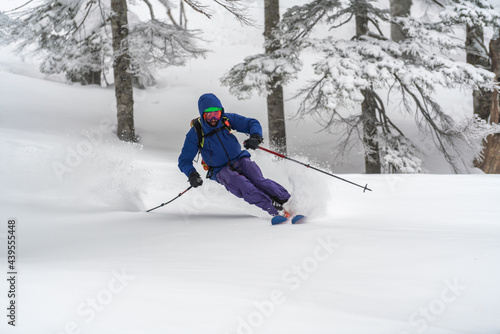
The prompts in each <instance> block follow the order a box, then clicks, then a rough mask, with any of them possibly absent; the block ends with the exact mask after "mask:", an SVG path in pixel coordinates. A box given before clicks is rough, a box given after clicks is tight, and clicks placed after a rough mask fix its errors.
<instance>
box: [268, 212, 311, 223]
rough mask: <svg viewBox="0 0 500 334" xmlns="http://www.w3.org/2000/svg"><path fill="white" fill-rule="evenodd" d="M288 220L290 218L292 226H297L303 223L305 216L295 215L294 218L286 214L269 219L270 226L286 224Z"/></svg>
mask: <svg viewBox="0 0 500 334" xmlns="http://www.w3.org/2000/svg"><path fill="white" fill-rule="evenodd" d="M290 218H291V221H292V224H299V223H303V222H304V220H305V218H306V216H304V215H295V216H293V217H292V216H291V215H290V214H289V213H288V212H286V213H285V215H283V216H274V217H273V218H272V219H271V224H272V225H278V224H281V223H284V222H286V221H287V220H289V219H290Z"/></svg>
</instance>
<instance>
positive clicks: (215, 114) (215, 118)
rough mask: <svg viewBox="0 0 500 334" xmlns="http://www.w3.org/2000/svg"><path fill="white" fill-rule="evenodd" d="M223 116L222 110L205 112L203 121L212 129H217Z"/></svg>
mask: <svg viewBox="0 0 500 334" xmlns="http://www.w3.org/2000/svg"><path fill="white" fill-rule="evenodd" d="M209 109H210V108H209ZM207 110H208V109H207ZM221 116H222V110H220V109H219V110H216V111H205V112H204V113H203V119H204V120H205V122H207V123H208V125H210V126H211V127H216V126H217V123H218V122H219V120H220V118H221Z"/></svg>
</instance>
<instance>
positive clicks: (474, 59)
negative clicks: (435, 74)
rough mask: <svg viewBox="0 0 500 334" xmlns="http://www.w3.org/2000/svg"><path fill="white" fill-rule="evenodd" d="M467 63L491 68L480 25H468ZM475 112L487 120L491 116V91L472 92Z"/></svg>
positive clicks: (466, 41)
mask: <svg viewBox="0 0 500 334" xmlns="http://www.w3.org/2000/svg"><path fill="white" fill-rule="evenodd" d="M465 49H466V51H467V63H469V64H472V65H474V66H479V67H483V68H490V59H489V57H488V55H487V53H486V50H485V46H484V33H483V29H482V28H481V27H479V26H469V25H467V38H466V40H465ZM472 99H473V104H474V113H475V114H476V115H478V116H479V117H480V118H481V119H484V120H485V121H487V120H488V118H489V116H490V109H491V92H488V91H485V90H475V91H474V92H473V93H472Z"/></svg>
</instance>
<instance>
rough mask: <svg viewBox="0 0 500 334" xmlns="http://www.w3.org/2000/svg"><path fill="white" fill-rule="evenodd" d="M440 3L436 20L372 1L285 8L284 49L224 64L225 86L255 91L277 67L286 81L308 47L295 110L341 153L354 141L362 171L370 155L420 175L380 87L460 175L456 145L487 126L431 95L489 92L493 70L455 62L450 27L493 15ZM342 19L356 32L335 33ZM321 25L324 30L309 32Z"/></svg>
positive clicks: (414, 152) (472, 145)
mask: <svg viewBox="0 0 500 334" xmlns="http://www.w3.org/2000/svg"><path fill="white" fill-rule="evenodd" d="M439 3H441V4H443V5H444V6H445V8H446V10H442V11H441V15H440V19H439V21H437V22H425V21H422V20H420V19H416V18H414V17H412V16H401V17H393V16H391V15H390V11H389V10H388V9H381V8H379V7H377V6H376V5H377V3H376V1H373V0H350V1H347V2H346V1H340V0H314V1H311V2H309V3H307V4H305V5H302V6H295V7H292V8H290V9H288V10H287V11H286V12H285V14H284V15H283V17H282V20H281V22H280V26H279V30H277V31H276V34H275V39H277V40H278V41H279V43H280V45H281V46H282V47H281V48H280V49H278V50H276V51H274V52H273V54H271V55H269V54H265V55H256V56H250V57H248V58H246V59H245V62H244V63H242V64H238V65H236V66H235V67H233V68H232V69H231V71H230V72H229V73H228V74H227V75H226V76H225V77H224V78H223V83H225V84H227V85H228V86H230V91H231V92H232V93H233V94H235V95H237V96H239V97H247V96H249V95H250V94H251V93H252V92H253V91H256V92H258V93H260V94H263V95H265V94H266V93H267V92H268V90H269V76H268V74H269V73H280V79H281V82H280V83H281V84H283V85H286V84H287V83H289V82H290V81H292V80H294V79H295V78H297V75H298V72H299V71H300V70H301V68H302V63H301V61H300V54H301V52H302V51H303V50H306V49H309V50H313V51H314V52H315V53H316V55H317V56H321V58H320V60H318V61H317V62H316V63H315V64H313V68H314V72H315V75H316V77H315V78H314V79H313V80H311V81H310V84H308V85H306V86H305V87H303V88H302V89H300V90H299V92H298V94H297V97H299V98H300V99H301V103H300V106H299V110H298V115H299V116H300V117H313V118H314V119H315V120H317V121H318V122H320V123H321V124H322V125H323V126H324V127H325V128H326V129H333V130H334V131H337V132H340V133H341V134H342V136H343V140H342V141H341V142H340V144H339V146H338V152H339V153H340V154H341V155H342V154H345V153H346V152H348V151H349V148H351V147H353V145H354V144H353V140H357V142H358V143H362V144H363V148H364V152H365V161H367V162H368V165H367V172H373V171H375V172H376V169H375V165H376V164H377V160H376V155H377V154H378V158H379V161H380V167H381V169H382V171H383V172H422V171H424V167H423V163H422V160H421V157H422V152H421V150H420V149H419V148H418V147H417V145H415V144H414V143H412V142H411V141H410V140H409V138H408V137H407V136H406V134H405V133H404V132H403V131H402V130H401V129H400V128H399V127H398V126H397V124H396V122H395V121H393V120H392V118H391V114H390V113H389V112H388V111H387V109H386V106H385V104H384V102H383V99H382V98H381V97H380V96H379V95H378V94H379V92H381V91H382V90H385V91H388V94H389V95H388V97H387V100H388V101H391V100H393V99H398V100H401V111H402V112H404V113H407V114H410V115H414V118H415V121H416V125H417V127H418V129H419V130H420V131H421V132H422V133H423V134H424V135H427V136H429V137H432V139H433V141H434V143H435V146H436V148H437V149H438V150H439V151H440V152H441V153H442V155H443V156H444V158H445V159H446V161H447V162H448V163H449V164H450V166H451V168H452V169H453V170H454V171H455V172H458V171H459V164H460V163H463V164H464V166H466V167H467V166H468V165H470V164H469V163H468V162H465V161H463V159H462V155H463V154H462V153H463V150H464V149H471V150H473V151H474V152H475V153H478V152H479V146H478V145H477V144H476V143H477V141H478V140H477V139H478V138H482V137H484V136H485V135H487V134H489V133H491V131H495V130H494V129H492V128H491V127H489V126H488V125H487V124H485V122H484V121H481V120H478V119H476V118H475V117H470V118H468V119H466V120H464V121H462V122H459V123H457V122H456V121H455V120H454V119H453V117H451V116H450V114H449V113H448V112H447V111H446V110H444V109H443V107H442V106H441V105H440V103H439V101H438V100H437V98H436V96H435V91H436V88H437V87H445V88H449V89H457V90H458V89H471V90H477V89H483V90H486V91H491V90H493V89H495V88H496V85H495V82H494V75H493V73H491V72H490V71H488V70H487V69H483V68H479V67H474V66H472V65H469V64H467V63H465V62H463V61H457V60H456V59H455V58H456V57H455V55H456V54H457V53H459V52H461V50H463V43H464V42H463V41H460V40H458V38H457V37H456V35H455V32H454V29H456V28H457V27H458V26H460V25H462V26H463V22H464V21H466V20H470V21H471V22H472V21H478V20H480V19H481V20H482V21H483V23H482V24H483V25H490V26H491V25H495V24H498V22H499V15H498V13H497V12H496V11H495V10H493V8H492V7H491V6H490V7H487V6H479V5H478V3H481V4H485V3H486V1H485V0H448V1H439ZM464 8H465V9H467V10H465V9H464ZM381 23H390V24H393V25H397V26H398V27H399V30H400V31H401V32H402V33H403V34H404V37H405V38H404V40H401V41H393V40H391V39H389V38H387V37H386V36H385V35H384V32H383V29H382V28H381ZM348 24H350V25H351V26H353V27H354V29H355V30H356V33H354V38H349V37H347V36H346V38H341V37H339V36H338V35H337V34H336V33H335V32H336V28H338V27H340V26H345V25H348ZM322 31H329V34H327V35H326V36H324V35H320V34H317V33H318V32H322ZM360 107H361V108H360ZM360 109H361V112H360ZM377 150H378V152H377ZM370 161H371V162H372V163H373V166H372V167H374V169H373V170H372V169H368V168H372V167H370V166H369V163H370Z"/></svg>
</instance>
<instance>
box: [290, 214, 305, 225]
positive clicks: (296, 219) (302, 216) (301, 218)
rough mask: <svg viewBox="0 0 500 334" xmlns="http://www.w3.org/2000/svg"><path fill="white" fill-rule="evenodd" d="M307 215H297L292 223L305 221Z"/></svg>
mask: <svg viewBox="0 0 500 334" xmlns="http://www.w3.org/2000/svg"><path fill="white" fill-rule="evenodd" d="M305 218H306V216H304V215H295V216H293V218H292V224H300V223H303V222H304V221H305Z"/></svg>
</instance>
